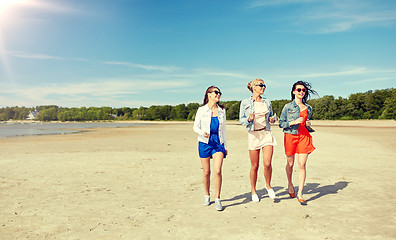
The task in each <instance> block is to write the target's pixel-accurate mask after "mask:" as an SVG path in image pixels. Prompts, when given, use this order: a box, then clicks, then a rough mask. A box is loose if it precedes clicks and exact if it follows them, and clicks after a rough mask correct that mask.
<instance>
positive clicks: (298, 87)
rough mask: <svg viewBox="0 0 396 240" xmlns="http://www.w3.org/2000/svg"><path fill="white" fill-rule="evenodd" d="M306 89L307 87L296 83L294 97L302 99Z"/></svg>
mask: <svg viewBox="0 0 396 240" xmlns="http://www.w3.org/2000/svg"><path fill="white" fill-rule="evenodd" d="M306 91H307V89H306V88H305V87H304V85H296V88H295V89H294V91H293V94H294V96H295V97H296V98H298V99H303V98H304V96H305V92H306Z"/></svg>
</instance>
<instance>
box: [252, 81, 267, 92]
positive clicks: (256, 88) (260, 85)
mask: <svg viewBox="0 0 396 240" xmlns="http://www.w3.org/2000/svg"><path fill="white" fill-rule="evenodd" d="M265 87H266V86H265V84H264V81H263V80H262V79H256V80H255V81H254V82H253V93H256V94H258V95H261V94H263V93H264V91H265Z"/></svg>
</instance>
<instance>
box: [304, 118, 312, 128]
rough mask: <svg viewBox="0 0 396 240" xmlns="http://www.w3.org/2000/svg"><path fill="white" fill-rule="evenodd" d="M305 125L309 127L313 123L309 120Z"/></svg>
mask: <svg viewBox="0 0 396 240" xmlns="http://www.w3.org/2000/svg"><path fill="white" fill-rule="evenodd" d="M305 125H306V126H308V127H309V126H311V121H309V120H308V119H307V121H305Z"/></svg>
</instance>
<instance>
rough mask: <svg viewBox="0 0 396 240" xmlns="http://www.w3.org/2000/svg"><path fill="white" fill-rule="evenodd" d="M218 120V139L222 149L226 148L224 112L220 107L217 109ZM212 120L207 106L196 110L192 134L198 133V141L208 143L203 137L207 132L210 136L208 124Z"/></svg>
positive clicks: (207, 139)
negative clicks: (222, 146)
mask: <svg viewBox="0 0 396 240" xmlns="http://www.w3.org/2000/svg"><path fill="white" fill-rule="evenodd" d="M217 109H218V116H217V118H218V119H219V139H220V143H221V144H223V143H224V148H225V149H227V147H226V111H225V109H222V108H221V107H217ZM211 118H212V111H211V110H210V108H209V106H208V104H206V105H204V106H202V107H199V108H198V110H197V114H196V115H195V120H194V127H193V129H194V132H196V133H198V141H200V142H203V143H206V144H207V143H208V142H209V138H206V137H204V136H203V134H204V132H207V133H208V134H209V135H210V122H211V120H212V119H211Z"/></svg>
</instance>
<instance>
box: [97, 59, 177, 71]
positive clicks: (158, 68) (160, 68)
mask: <svg viewBox="0 0 396 240" xmlns="http://www.w3.org/2000/svg"><path fill="white" fill-rule="evenodd" d="M103 63H104V64H110V65H121V66H127V67H132V68H140V69H145V70H154V71H164V72H173V71H176V70H179V68H177V67H173V66H155V65H143V64H137V63H130V62H116V61H105V62H103Z"/></svg>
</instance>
